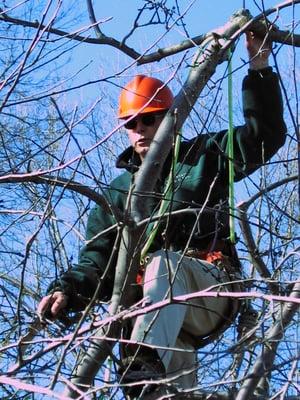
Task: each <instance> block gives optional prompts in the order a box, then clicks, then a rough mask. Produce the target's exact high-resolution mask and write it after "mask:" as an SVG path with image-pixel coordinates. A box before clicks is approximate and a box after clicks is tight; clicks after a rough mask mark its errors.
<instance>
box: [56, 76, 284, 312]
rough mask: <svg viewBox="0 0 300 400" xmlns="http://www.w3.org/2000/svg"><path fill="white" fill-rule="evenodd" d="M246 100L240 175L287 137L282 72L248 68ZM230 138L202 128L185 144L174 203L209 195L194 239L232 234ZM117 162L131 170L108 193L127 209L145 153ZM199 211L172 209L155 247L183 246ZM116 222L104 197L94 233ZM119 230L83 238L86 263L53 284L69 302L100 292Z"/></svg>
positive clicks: (80, 302) (237, 133)
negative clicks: (175, 213)
mask: <svg viewBox="0 0 300 400" xmlns="http://www.w3.org/2000/svg"><path fill="white" fill-rule="evenodd" d="M243 108H244V118H245V125H243V126H239V127H236V128H235V130H234V160H235V181H239V180H241V179H243V178H244V177H245V176H247V175H249V174H251V173H252V172H253V171H255V170H256V169H258V168H259V167H260V166H261V165H262V164H263V163H264V162H266V161H267V160H269V159H270V158H271V157H272V156H273V155H274V154H275V153H276V152H277V150H278V149H279V148H280V147H281V146H282V145H283V144H284V141H285V132H286V127H285V123H284V121H283V110H282V98H281V93H280V88H279V85H278V78H277V75H276V74H275V73H273V72H272V69H271V68H266V69H264V70H262V71H259V72H258V71H249V74H248V76H246V77H245V79H244V81H243ZM227 139H228V135H227V130H224V131H221V132H217V133H209V134H202V135H199V136H197V137H195V138H193V139H192V140H189V141H183V142H182V143H181V145H180V152H179V157H178V162H177V165H176V171H175V172H176V173H175V178H174V179H175V190H174V195H173V198H172V202H170V207H169V209H168V211H171V210H172V211H174V210H177V209H182V208H187V207H189V208H200V207H201V206H202V205H203V204H204V203H205V206H206V207H205V211H204V212H203V213H202V214H201V217H200V219H199V221H198V222H197V224H196V226H195V231H194V234H193V236H192V238H191V242H190V244H189V247H195V248H198V249H201V248H202V249H204V248H206V247H207V246H208V244H209V243H211V242H212V241H214V240H215V239H218V240H220V239H221V240H223V239H226V238H227V237H228V235H229V231H228V158H227V156H226V152H227ZM170 165H171V157H170V159H168V160H167V161H166V165H165V166H164V169H163V176H162V177H161V179H160V180H159V182H158V184H157V187H156V189H155V193H154V194H153V196H151V198H150V203H151V204H150V214H155V212H156V211H157V207H158V203H159V199H160V196H161V192H163V187H164V183H165V180H166V178H167V176H168V174H169V170H170ZM117 167H119V168H125V169H126V171H125V172H124V173H123V174H121V175H120V176H119V177H117V178H116V179H114V180H113V181H112V182H111V184H110V187H109V189H108V190H107V192H106V197H107V200H108V201H109V202H110V203H111V204H113V205H114V206H115V207H118V208H119V209H120V210H121V211H123V210H124V209H125V204H126V197H127V193H128V189H129V187H130V185H131V183H132V181H133V179H134V172H135V171H137V170H138V157H137V155H136V154H135V153H134V152H133V149H132V148H131V147H130V148H128V149H127V150H125V152H124V153H122V154H121V156H120V157H119V158H118V161H117ZM209 192H210V195H209V197H208V193H209ZM149 197H150V196H148V198H149ZM150 214H149V215H150ZM195 217H196V214H195V213H191V214H184V215H181V216H178V217H172V218H171V220H170V221H168V228H167V229H166V228H165V226H164V224H160V231H159V233H158V234H157V235H156V239H155V243H154V244H153V246H152V248H151V251H154V250H156V249H159V248H162V247H164V248H171V249H173V250H180V249H182V248H184V247H185V244H186V241H187V239H188V238H189V237H190V232H191V229H192V228H193V227H194V225H195ZM115 223H116V219H115V218H114V217H113V215H111V214H108V213H106V212H105V211H104V210H103V209H102V208H101V207H100V206H98V205H97V206H96V207H95V208H94V209H92V210H91V212H90V215H89V219H88V225H87V232H86V238H87V240H90V239H92V238H93V237H94V236H95V235H97V234H99V232H102V231H103V230H105V229H107V228H109V227H110V226H112V225H113V224H115ZM115 238H116V232H115V231H111V232H109V233H108V234H105V235H104V236H101V237H100V238H99V239H97V240H94V241H93V242H92V243H89V244H88V245H87V246H84V247H83V249H82V250H81V253H80V259H79V263H78V264H77V265H74V266H73V268H72V269H71V270H69V271H67V272H66V273H65V274H63V275H62V276H61V277H60V279H59V280H57V281H56V282H53V284H52V285H51V287H50V289H49V290H51V291H53V290H57V289H59V290H63V291H64V292H65V293H66V294H68V295H69V307H70V308H73V309H78V308H80V307H83V306H84V304H85V303H86V301H87V300H88V299H89V298H91V296H92V295H93V293H94V291H95V289H96V287H97V284H98V282H99V278H100V277H102V278H103V272H104V270H105V268H106V266H107V263H108V260H109V259H110V256H111V254H112V249H113V246H114V242H115ZM111 264H112V268H111V269H110V271H109V272H108V273H107V274H106V276H105V277H104V279H103V283H102V285H101V290H100V295H99V297H100V298H101V299H109V298H110V295H111V291H112V286H113V277H114V265H115V260H113V262H112V263H111ZM84 300H86V301H84Z"/></svg>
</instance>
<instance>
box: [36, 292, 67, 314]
mask: <svg viewBox="0 0 300 400" xmlns="http://www.w3.org/2000/svg"><path fill="white" fill-rule="evenodd" d="M67 302H68V296H66V295H65V294H64V293H63V292H54V293H52V294H49V295H48V296H45V297H43V298H42V300H41V302H40V304H39V305H38V308H37V312H38V314H39V315H40V317H42V318H43V317H47V316H48V315H49V314H50V318H57V316H58V314H59V312H60V311H62V310H63V309H64V308H65V307H66V305H67Z"/></svg>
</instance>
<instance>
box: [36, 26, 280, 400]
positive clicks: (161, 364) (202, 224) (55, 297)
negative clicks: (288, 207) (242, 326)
mask: <svg viewBox="0 0 300 400" xmlns="http://www.w3.org/2000/svg"><path fill="white" fill-rule="evenodd" d="M246 47H247V50H248V54H249V64H250V69H249V72H248V75H247V76H246V77H245V79H244V82H243V108H244V117H245V125H243V126H239V127H236V128H235V129H234V166H235V180H236V181H238V180H241V179H243V178H244V177H246V176H247V175H249V174H250V173H252V172H254V171H255V170H257V169H258V168H259V167H260V166H261V165H262V164H263V163H265V162H266V161H267V160H269V159H270V158H271V157H272V156H273V155H274V154H275V153H276V152H277V151H278V149H279V148H280V147H281V146H282V145H283V144H284V141H285V132H286V127H285V123H284V121H283V111H282V99H281V93H280V88H279V84H278V78H277V75H276V74H275V73H274V72H273V71H272V68H271V67H269V64H268V59H269V55H270V44H269V43H268V42H263V40H262V39H260V38H258V37H255V36H254V35H253V33H252V32H248V33H247V34H246ZM172 102H173V95H172V93H171V91H170V90H169V88H168V87H167V86H166V85H164V84H163V82H161V81H159V80H157V79H155V78H150V77H146V76H144V75H138V76H136V77H135V78H134V79H133V80H132V81H131V82H129V84H128V85H127V86H126V87H125V88H124V89H123V90H122V92H121V96H120V103H119V114H118V117H119V118H120V119H124V120H126V122H125V128H126V129H127V132H128V137H129V140H130V143H131V147H129V148H128V149H127V150H125V152H123V153H122V154H121V155H120V156H119V158H118V161H117V166H118V167H119V168H125V169H126V172H124V173H123V174H121V175H120V176H119V177H118V178H116V179H115V180H113V182H112V183H111V184H110V187H109V189H108V190H107V192H106V198H107V200H108V202H109V203H110V204H111V205H113V206H114V207H117V208H118V209H119V210H121V211H125V209H126V200H127V194H128V191H129V188H130V185H131V184H132V183H133V181H134V177H135V173H136V172H137V171H138V169H139V166H140V165H141V163H142V162H143V160H144V159H145V157H146V156H147V153H148V150H149V148H150V145H151V143H152V142H153V141H154V140H155V134H156V131H157V129H158V127H159V125H160V123H161V121H162V119H163V118H164V116H165V114H166V113H167V111H168V110H169V108H170V107H171V105H172ZM227 149H228V131H227V130H224V131H221V132H217V133H209V134H203V135H199V136H197V137H195V138H193V139H191V140H189V141H182V143H181V144H180V149H179V152H178V155H177V156H176V155H174V151H171V152H170V156H169V158H168V159H167V160H166V163H165V165H164V168H163V171H162V174H161V176H160V179H159V180H158V182H157V185H156V188H155V192H154V193H152V194H148V195H147V197H148V200H149V199H150V201H149V204H148V206H149V216H155V215H157V214H159V208H160V204H161V201H162V199H163V198H164V197H165V195H166V192H165V187H166V182H167V181H168V180H169V178H170V177H171V178H172V181H173V192H172V195H171V198H170V196H169V198H168V202H167V203H168V204H167V207H166V209H165V210H164V211H165V212H168V213H170V212H173V211H176V210H181V209H187V208H192V209H197V210H198V212H197V211H195V212H191V213H177V214H176V215H173V216H171V217H169V218H165V219H162V220H161V221H160V222H159V224H158V230H157V233H156V234H155V235H154V238H153V241H152V243H151V245H150V247H149V249H148V253H147V257H146V262H145V265H144V271H143V270H141V271H140V274H139V276H138V280H137V282H138V284H139V285H140V287H141V288H142V291H143V296H144V297H145V298H147V299H148V301H150V302H151V303H156V302H159V301H161V300H163V299H166V298H169V297H170V296H178V295H185V294H189V293H193V292H198V291H202V290H204V289H207V288H211V290H213V291H215V290H224V291H226V290H227V291H230V290H232V285H231V280H232V278H234V279H235V277H234V271H237V270H238V269H239V263H238V260H237V257H236V253H235V251H234V248H233V246H232V244H231V243H230V242H229V240H228V237H229V222H228V221H229V209H228V156H227ZM199 210H201V212H199ZM115 223H116V219H115V218H114V216H113V214H112V213H107V212H106V211H104V210H103V209H102V208H101V207H100V206H97V207H95V208H94V209H93V210H92V211H91V213H90V215H89V220H88V226H87V239H88V241H89V243H88V244H87V245H86V246H85V247H84V248H83V249H82V251H81V254H80V259H79V263H78V264H77V265H74V267H73V268H72V269H71V270H69V271H67V272H66V273H64V274H63V275H62V276H61V277H60V278H59V279H58V280H56V281H55V282H54V283H53V284H52V285H51V287H50V289H49V294H48V295H47V296H45V297H44V298H43V299H42V301H41V303H40V305H39V309H38V310H39V313H40V314H43V313H45V312H46V310H48V311H50V313H51V315H52V317H53V318H55V317H58V316H59V313H60V312H61V311H62V310H69V309H71V310H78V309H83V308H84V307H85V306H86V305H87V304H89V301H90V299H91V298H92V297H93V295H94V293H95V290H96V289H97V286H98V284H99V280H100V278H101V284H100V286H99V287H98V289H97V290H98V296H97V297H98V298H99V299H101V300H107V299H109V298H110V296H111V292H112V285H113V281H114V278H113V277H114V264H115V259H113V258H112V257H111V253H112V248H113V246H114V243H115V240H116V233H114V232H112V231H109V232H108V233H107V234H103V235H100V236H99V233H100V232H103V231H105V230H106V229H107V228H109V227H111V226H112V225H113V224H115ZM151 227H152V228H153V225H151V224H150V225H149V229H148V235H146V236H147V237H149V233H150V232H151ZM93 238H94V239H93ZM92 239H93V240H92ZM139 245H140V246H141V247H142V245H143V243H140V244H139ZM108 263H109V264H110V265H111V267H110V268H108V269H107V271H106V272H105V274H104V271H105V269H106V266H107V264H108ZM228 265H229V266H230V268H229V269H228ZM236 309H237V301H236V300H232V299H230V298H226V297H201V298H198V299H194V300H193V301H191V302H189V304H188V305H187V304H186V303H185V304H172V305H169V306H167V307H164V308H163V309H161V310H160V311H157V312H151V313H148V314H145V315H140V316H138V318H137V319H136V320H135V321H134V323H133V326H132V329H131V333H130V339H131V341H132V343H134V344H135V345H127V346H124V349H123V350H124V354H125V357H126V356H127V357H126V359H125V367H124V369H123V370H124V371H125V374H124V376H123V377H122V378H121V379H122V381H121V382H123V383H126V382H127V383H128V382H134V381H135V380H139V379H140V380H141V379H143V378H146V379H147V378H151V379H153V378H155V377H157V378H159V377H164V376H167V377H168V378H170V380H171V382H172V384H173V385H176V384H177V385H178V387H181V388H190V387H194V386H196V371H197V362H196V349H197V347H199V346H200V345H201V343H203V341H204V339H206V338H210V337H212V336H215V335H216V334H220V332H221V331H222V330H224V327H226V326H228V322H231V321H232V318H233V314H234V311H235V310H236ZM143 344H146V346H145V345H143ZM174 349H179V350H181V351H172V350H174ZM183 350H184V351H183ZM128 356H131V357H128ZM127 367H128V368H127ZM121 371H122V369H121ZM134 371H138V372H139V374H140V375H139V378H138V377H137V374H134ZM183 372H185V373H184V374H183ZM153 387H154V386H152V388H153ZM154 388H155V387H154ZM141 390H142V388H141V386H134V388H132V387H131V388H130V389H128V391H127V393H128V395H129V396H130V397H136V396H138V394H139V393H140V392H141Z"/></svg>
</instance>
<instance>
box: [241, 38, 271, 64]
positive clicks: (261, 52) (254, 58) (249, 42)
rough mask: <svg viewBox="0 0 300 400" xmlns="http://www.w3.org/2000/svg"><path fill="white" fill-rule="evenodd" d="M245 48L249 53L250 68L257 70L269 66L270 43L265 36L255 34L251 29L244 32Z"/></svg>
mask: <svg viewBox="0 0 300 400" xmlns="http://www.w3.org/2000/svg"><path fill="white" fill-rule="evenodd" d="M246 48H247V50H248V54H249V61H250V69H254V70H258V69H263V68H266V67H268V66H269V56H270V54H271V48H272V43H271V42H270V41H269V40H266V38H261V37H257V36H255V34H254V33H253V32H251V31H248V32H246Z"/></svg>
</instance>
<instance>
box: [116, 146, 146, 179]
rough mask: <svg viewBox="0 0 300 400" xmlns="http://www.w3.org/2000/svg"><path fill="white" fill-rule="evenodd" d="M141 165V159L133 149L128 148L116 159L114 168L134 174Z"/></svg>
mask: <svg viewBox="0 0 300 400" xmlns="http://www.w3.org/2000/svg"><path fill="white" fill-rule="evenodd" d="M140 165H141V159H140V157H139V155H138V154H137V153H136V152H135V151H134V149H133V147H132V146H130V147H128V148H127V149H126V150H124V151H123V152H122V153H121V154H120V155H119V156H118V158H117V161H116V167H117V168H124V169H126V170H127V171H129V172H131V173H132V174H134V173H135V172H137V171H138V170H139V167H140Z"/></svg>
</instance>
